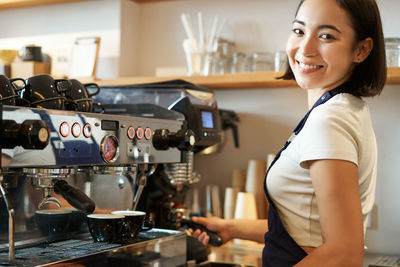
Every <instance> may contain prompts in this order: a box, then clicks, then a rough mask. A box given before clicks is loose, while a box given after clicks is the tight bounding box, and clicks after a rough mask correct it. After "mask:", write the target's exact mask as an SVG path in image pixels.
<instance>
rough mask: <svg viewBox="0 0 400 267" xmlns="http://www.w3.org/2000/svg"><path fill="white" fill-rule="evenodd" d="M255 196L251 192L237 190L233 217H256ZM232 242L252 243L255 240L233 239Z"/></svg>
mask: <svg viewBox="0 0 400 267" xmlns="http://www.w3.org/2000/svg"><path fill="white" fill-rule="evenodd" d="M257 218H258V216H257V209H256V198H255V195H254V194H253V193H248V192H239V193H238V194H237V200H236V209H235V219H257ZM233 243H234V244H241V245H243V244H248V245H250V244H254V243H255V242H253V241H249V240H242V239H234V240H233Z"/></svg>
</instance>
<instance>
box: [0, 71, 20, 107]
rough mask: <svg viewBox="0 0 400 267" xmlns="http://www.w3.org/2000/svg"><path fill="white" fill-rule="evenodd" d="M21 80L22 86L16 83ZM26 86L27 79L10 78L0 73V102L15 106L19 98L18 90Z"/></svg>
mask: <svg viewBox="0 0 400 267" xmlns="http://www.w3.org/2000/svg"><path fill="white" fill-rule="evenodd" d="M17 81H19V82H20V83H21V84H22V86H19V87H18V86H17V85H16V84H15V83H16V82H17ZM24 88H25V81H24V80H23V79H21V78H15V79H8V78H7V76H5V75H0V103H1V104H4V105H11V106H15V105H16V103H17V100H18V98H19V96H18V94H17V91H19V90H22V89H24Z"/></svg>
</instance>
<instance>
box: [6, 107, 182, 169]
mask: <svg viewBox="0 0 400 267" xmlns="http://www.w3.org/2000/svg"><path fill="white" fill-rule="evenodd" d="M3 119H12V120H15V121H16V122H17V123H21V122H22V121H24V120H26V119H43V120H45V121H46V123H47V124H48V125H49V126H50V130H51V132H50V143H49V145H48V146H47V147H46V148H45V149H44V150H24V149H22V148H17V150H18V151H19V153H27V154H28V155H26V156H25V158H28V156H29V161H28V160H25V161H22V160H21V161H20V162H12V163H11V165H10V166H9V167H10V168H13V167H18V168H21V167H24V168H27V167H33V168H42V169H45V168H50V169H57V168H58V167H59V168H62V167H64V166H71V165H72V166H96V165H100V166H101V165H107V166H117V167H118V166H124V165H133V164H140V163H168V162H171V163H172V162H174V163H175V162H180V161H181V153H180V151H179V150H178V149H176V148H170V149H168V150H167V151H161V150H156V149H155V148H154V146H153V144H152V138H151V136H150V138H146V137H145V136H141V138H140V139H139V138H134V139H130V138H129V136H128V130H129V129H130V127H133V128H134V129H135V130H136V131H144V130H145V129H151V131H152V132H154V131H155V130H156V129H168V130H169V131H171V132H176V131H177V130H179V129H181V128H182V121H173V120H163V119H153V118H141V117H133V116H125V115H109V114H98V113H84V112H73V111H64V110H52V109H47V110H44V109H36V108H24V107H12V106H3ZM77 125H78V126H77ZM74 126H75V128H73V127H74ZM85 127H87V128H91V129H92V130H91V132H89V130H87V131H88V132H86V135H87V136H88V137H86V136H85V135H84V133H85V130H84V129H85ZM87 128H86V129H87ZM74 129H77V130H75V131H74ZM79 129H81V130H80V132H79V131H78V130H79ZM140 129H141V130H140ZM74 132H75V135H77V136H74V135H73V133H74ZM78 133H79V134H78ZM89 133H90V134H89ZM63 135H66V136H63ZM107 137H111V139H107ZM105 140H107V141H105ZM115 140H118V143H112V142H113V141H115ZM106 142H107V143H106ZM105 144H107V145H109V146H110V148H109V149H115V152H117V151H118V153H116V154H115V155H110V158H109V159H107V158H106V157H105V156H104V152H107V153H109V152H110V151H109V150H107V151H105V149H108V148H105V149H103V150H102V148H104V145H105ZM112 146H115V147H112Z"/></svg>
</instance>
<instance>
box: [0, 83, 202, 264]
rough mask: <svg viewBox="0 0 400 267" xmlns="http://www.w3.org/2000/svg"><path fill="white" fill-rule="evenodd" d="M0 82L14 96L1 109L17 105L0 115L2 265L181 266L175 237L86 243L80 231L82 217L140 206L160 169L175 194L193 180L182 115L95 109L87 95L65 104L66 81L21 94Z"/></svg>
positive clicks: (156, 231)
mask: <svg viewBox="0 0 400 267" xmlns="http://www.w3.org/2000/svg"><path fill="white" fill-rule="evenodd" d="M6 83H7V85H8V87H7V88H9V86H11V87H13V88H14V89H13V90H14V91H15V92H16V93H15V94H14V93H12V95H11V96H4V94H0V95H1V98H0V103H3V104H4V103H5V100H7V101H8V100H9V99H11V98H12V99H14V100H15V101H13V102H12V103H9V102H7V103H6V104H7V105H3V106H2V109H1V110H0V116H1V117H0V118H1V122H2V127H1V128H0V136H1V142H0V144H1V148H3V150H2V155H3V158H4V160H3V162H4V165H3V166H1V167H2V168H1V171H2V173H1V175H2V176H1V177H2V178H1V179H0V181H1V186H0V189H1V193H2V196H1V197H0V214H1V216H0V218H1V219H0V266H61V265H68V264H69V265H80V266H114V265H116V264H119V265H123V266H124V265H130V266H184V265H185V263H186V234H185V233H184V232H182V231H177V230H172V229H161V228H159V227H158V226H157V225H155V227H154V228H152V229H150V230H148V231H144V232H140V233H139V235H138V236H137V237H135V238H133V239H132V240H129V242H125V243H107V242H94V241H93V239H92V238H91V236H90V235H89V233H88V229H87V226H86V225H85V223H86V220H85V219H86V217H85V216H86V214H89V213H92V212H93V211H96V210H100V211H103V212H104V211H107V209H108V208H110V207H111V208H115V209H120V208H121V207H119V206H118V205H119V204H118V203H120V202H121V203H123V205H125V206H127V208H130V209H136V208H138V205H139V204H140V201H141V199H143V197H141V195H142V193H143V195H144V194H145V191H144V189H145V188H146V187H147V186H146V184H147V185H149V184H151V183H152V179H153V178H154V176H155V174H157V173H159V172H161V170H164V171H165V173H167V172H168V171H170V172H173V173H174V180H173V181H174V182H173V183H174V184H176V185H177V186H175V187H174V190H178V191H179V190H183V189H182V188H183V187H184V185H185V184H187V183H191V182H193V180H195V179H196V178H195V177H193V176H192V173H191V161H192V156H193V154H192V152H191V151H192V150H193V149H194V145H195V143H196V136H195V134H194V133H193V131H192V130H190V129H189V128H188V127H187V122H186V121H185V118H184V117H183V115H182V114H179V113H178V112H174V111H170V112H164V111H162V112H161V113H165V115H163V116H158V117H154V116H153V117H148V116H145V115H143V114H142V115H141V116H139V115H135V116H134V115H127V114H125V115H120V114H103V113H98V110H100V112H103V111H104V110H105V107H104V106H103V104H102V103H98V102H94V101H93V99H92V98H91V96H90V93H89V92H87V93H86V94H80V95H78V96H77V97H76V95H75V98H73V97H71V96H73V95H74V94H72V93H71V91H70V90H72V89H71V88H70V87H71V84H73V83H71V81H65V80H64V81H57V80H54V79H52V78H51V77H50V76H45V77H43V76H41V77H40V78H37V77H32V78H29V79H28V80H27V81H26V85H24V86H22V87H23V88H16V86H14V84H13V83H12V82H11V83H9V82H8V81H6ZM61 83H63V84H61ZM74 83H75V84H78V85H79V90H81V91H89V89H87V88H86V87H85V86H83V87H82V86H81V84H80V83H77V81H74ZM37 84H39V85H40V86H37ZM91 86H93V85H91ZM75 89H76V87H75ZM75 89H74V90H75ZM1 90H3V89H1V88H0V91H1ZM13 90H11V91H13ZM79 90H78V91H77V92H81V91H79ZM3 91H5V90H3ZM44 92H52V95H47V96H46V95H45V94H44ZM97 92H98V91H97ZM0 93H1V92H0ZM2 100H4V101H2ZM96 106H97V107H100V108H99V109H98V110H97V111H96ZM146 108H148V107H146ZM142 110H143V109H142ZM152 110H153V111H156V112H160V110H159V109H158V108H152ZM145 111H146V112H147V111H148V110H147V109H145ZM167 169H168V170H167ZM182 169H183V174H181V173H182ZM188 170H189V172H190V173H189V174H188ZM178 174H179V175H178ZM188 175H189V176H190V179H187V177H188ZM182 177H185V178H182ZM183 179H184V181H183ZM170 181H172V180H170ZM177 188H180V189H177ZM126 191H129V192H131V194H128V195H127V196H125V197H123V198H122V199H121V196H123V195H124V194H122V193H121V192H126ZM99 192H101V193H99ZM96 194H97V195H96ZM146 199H147V197H146ZM101 201H103V202H106V203H107V204H108V205H109V206H108V207H103V206H102V205H101V204H100V203H101ZM66 203H68V204H67V205H66ZM65 206H68V207H65ZM49 207H51V208H49ZM150 214H152V212H149V216H150ZM150 219H151V218H150ZM150 219H149V220H150ZM150 221H151V220H150Z"/></svg>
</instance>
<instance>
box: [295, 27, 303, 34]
mask: <svg viewBox="0 0 400 267" xmlns="http://www.w3.org/2000/svg"><path fill="white" fill-rule="evenodd" d="M293 33H294V34H296V35H302V34H303V33H304V32H303V31H302V30H301V29H298V28H295V29H293Z"/></svg>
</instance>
